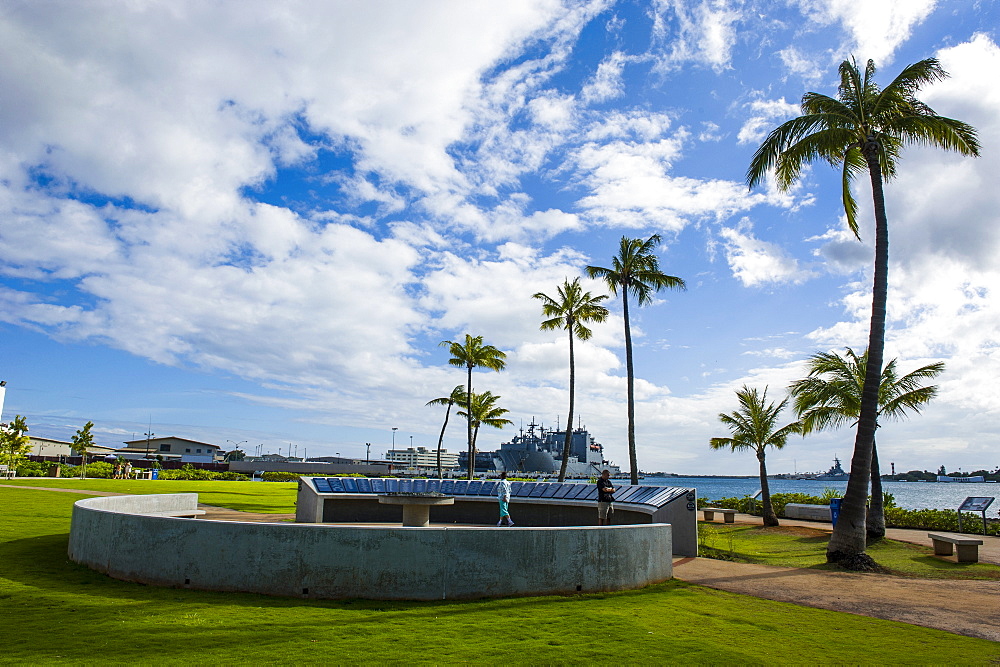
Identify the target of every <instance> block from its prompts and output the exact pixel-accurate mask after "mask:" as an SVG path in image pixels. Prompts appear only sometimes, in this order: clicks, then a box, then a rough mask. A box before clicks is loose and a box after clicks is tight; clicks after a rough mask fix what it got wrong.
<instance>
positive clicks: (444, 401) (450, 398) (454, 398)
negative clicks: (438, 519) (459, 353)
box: [425, 385, 465, 479]
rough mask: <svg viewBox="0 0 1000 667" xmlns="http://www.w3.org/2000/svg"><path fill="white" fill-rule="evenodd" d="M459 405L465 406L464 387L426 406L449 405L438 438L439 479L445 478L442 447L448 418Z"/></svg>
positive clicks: (429, 402)
mask: <svg viewBox="0 0 1000 667" xmlns="http://www.w3.org/2000/svg"><path fill="white" fill-rule="evenodd" d="M456 403H458V404H459V405H463V404H464V403H465V387H463V386H462V385H456V386H455V388H454V389H452V390H451V393H450V394H449V395H447V396H442V397H440V398H435V399H432V400H430V401H427V403H426V404H425V405H428V406H430V405H447V406H448V409H447V410H445V411H444V424H443V425H442V426H441V435H439V436H438V448H437V469H438V479H441V478H442V477H444V474H443V471H442V469H441V447H442V445H443V444H444V431H445V429H446V428H448V417H449V416H450V415H451V406H453V405H455V404H456Z"/></svg>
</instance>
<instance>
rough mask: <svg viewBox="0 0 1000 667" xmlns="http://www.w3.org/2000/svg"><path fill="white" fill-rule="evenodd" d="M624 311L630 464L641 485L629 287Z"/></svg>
mask: <svg viewBox="0 0 1000 667" xmlns="http://www.w3.org/2000/svg"><path fill="white" fill-rule="evenodd" d="M622 310H623V313H624V315H625V373H626V375H627V380H628V463H629V466H631V473H630V474H631V477H632V479H631V481H632V484H638V483H639V465H638V463H637V462H636V457H635V376H634V374H633V369H632V327H631V326H629V321H628V286H627V285H625V286H623V289H622Z"/></svg>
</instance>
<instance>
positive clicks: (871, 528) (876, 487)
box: [865, 441, 885, 544]
mask: <svg viewBox="0 0 1000 667" xmlns="http://www.w3.org/2000/svg"><path fill="white" fill-rule="evenodd" d="M883 504H884V503H883V499H882V473H881V471H880V470H879V465H878V448H877V447H876V446H875V442H874V441H872V500H871V502H870V503H869V504H868V516H867V517H866V519H865V530H866V532H867V533H868V542H869V544H870V543H872V542H878V541H879V540H881V539H882V538H884V537H885V507H884V506H883Z"/></svg>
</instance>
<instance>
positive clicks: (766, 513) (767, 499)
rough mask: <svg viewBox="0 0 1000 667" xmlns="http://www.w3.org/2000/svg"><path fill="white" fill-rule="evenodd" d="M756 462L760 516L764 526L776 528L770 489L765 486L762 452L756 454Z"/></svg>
mask: <svg viewBox="0 0 1000 667" xmlns="http://www.w3.org/2000/svg"><path fill="white" fill-rule="evenodd" d="M757 460H758V461H759V462H760V502H761V505H762V506H763V509H762V510H761V515H762V516H763V518H764V525H765V526H777V525H779V524H778V515H777V514H775V513H774V506H773V505H771V489H770V488H769V487H768V486H767V466H765V465H764V452H763V451H761V452H758V453H757Z"/></svg>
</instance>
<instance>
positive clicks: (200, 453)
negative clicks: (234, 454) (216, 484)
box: [115, 436, 223, 463]
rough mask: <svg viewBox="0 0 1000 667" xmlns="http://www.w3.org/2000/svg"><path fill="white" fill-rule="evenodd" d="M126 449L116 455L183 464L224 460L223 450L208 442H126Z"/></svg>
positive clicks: (168, 440) (160, 439) (162, 440)
mask: <svg viewBox="0 0 1000 667" xmlns="http://www.w3.org/2000/svg"><path fill="white" fill-rule="evenodd" d="M125 445H126V446H125V447H123V448H121V449H119V450H117V451H116V452H115V453H116V454H118V455H119V456H121V457H122V458H126V459H147V458H149V459H155V458H156V457H157V456H159V457H161V458H162V459H163V460H165V461H178V460H179V461H181V462H183V463H215V462H217V461H221V460H222V454H223V452H222V448H221V447H219V446H218V445H212V444H209V443H207V442H198V441H197V440H188V439H187V438H177V437H173V436H171V437H168V438H150V439H149V440H145V439H141V440H126V441H125Z"/></svg>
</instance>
